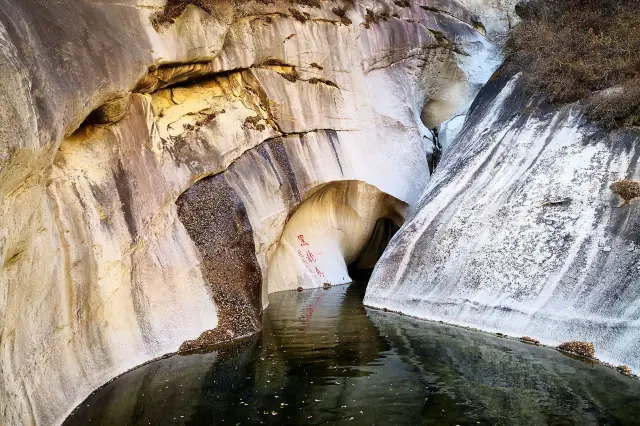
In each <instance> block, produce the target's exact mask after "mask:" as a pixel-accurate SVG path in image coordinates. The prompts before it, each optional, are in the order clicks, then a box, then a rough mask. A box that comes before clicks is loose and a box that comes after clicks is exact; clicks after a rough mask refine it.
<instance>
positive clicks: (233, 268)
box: [176, 174, 262, 351]
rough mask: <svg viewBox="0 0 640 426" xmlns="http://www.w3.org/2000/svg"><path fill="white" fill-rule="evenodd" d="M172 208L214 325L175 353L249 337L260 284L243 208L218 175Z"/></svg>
mask: <svg viewBox="0 0 640 426" xmlns="http://www.w3.org/2000/svg"><path fill="white" fill-rule="evenodd" d="M176 204H177V205H178V217H179V218H180V221H181V222H182V224H183V225H184V227H185V228H186V230H187V232H188V233H189V236H190V237H191V239H192V240H193V241H194V243H195V244H196V246H197V247H198V250H199V252H200V255H201V256H202V262H203V265H202V266H203V268H202V270H203V273H204V275H205V278H206V280H207V282H208V284H209V290H210V291H211V294H212V296H213V299H214V301H215V303H216V306H217V308H218V321H219V324H218V327H216V328H215V329H213V330H210V331H206V332H204V333H203V334H202V335H201V336H200V337H199V338H198V339H196V340H193V341H187V342H185V343H183V345H182V347H181V348H180V350H181V351H186V350H191V349H196V348H199V347H202V346H206V345H207V344H211V343H215V342H219V341H223V340H230V339H233V338H237V337H240V336H244V335H247V334H250V333H253V332H255V331H256V330H258V329H259V328H260V326H259V315H260V311H261V296H260V295H261V293H260V288H261V284H262V279H261V273H260V266H259V265H258V261H257V259H256V255H255V246H254V243H253V232H252V229H251V224H250V223H249V220H248V218H247V214H246V210H245V207H244V204H243V203H242V201H241V200H240V198H239V197H238V196H237V194H236V192H235V190H234V189H233V188H231V186H229V184H228V183H227V181H226V180H225V178H224V175H223V174H219V175H215V176H211V177H207V178H205V179H202V180H201V181H199V182H197V183H196V184H195V185H193V186H192V187H191V188H189V189H188V190H187V191H185V192H184V193H183V194H182V195H181V196H180V197H179V198H178V201H177V202H176Z"/></svg>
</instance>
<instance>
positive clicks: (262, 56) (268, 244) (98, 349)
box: [0, 0, 492, 425]
mask: <svg viewBox="0 0 640 426" xmlns="http://www.w3.org/2000/svg"><path fill="white" fill-rule="evenodd" d="M164 7H165V4H164V1H163V0H148V1H145V2H144V3H142V2H136V1H134V0H123V1H119V2H112V1H105V2H92V1H82V2H78V1H57V2H50V1H45V0H20V1H17V0H0V11H1V12H0V99H2V102H1V103H0V200H1V204H0V377H1V379H0V416H1V420H2V421H1V423H3V424H10V425H11V424H20V425H22V424H43V425H49V424H58V423H60V422H61V421H62V420H63V419H64V418H65V416H66V415H67V414H68V413H69V412H70V410H71V409H72V408H73V407H74V406H75V405H77V404H78V403H79V402H80V401H82V400H83V399H84V398H85V397H86V396H87V395H88V394H89V393H90V392H91V391H92V390H93V389H95V388H96V387H98V386H100V385H102V384H103V383H105V382H106V381H108V380H109V379H110V378H112V377H114V376H116V375H118V374H120V373H122V372H124V371H126V370H128V369H130V368H132V367H134V366H136V365H139V364H141V363H143V362H145V361H147V360H149V359H152V358H155V357H158V356H160V355H162V354H165V353H168V352H173V351H176V350H178V348H180V347H181V345H182V344H183V343H184V342H185V341H188V340H191V341H193V340H196V341H197V340H198V339H201V338H202V339H203V340H204V341H206V339H205V338H203V337H202V336H203V334H204V332H207V331H209V332H210V333H209V334H208V335H212V334H214V335H215V336H216V337H215V338H216V339H218V338H221V337H220V336H225V338H230V337H235V336H237V335H238V334H242V331H243V330H244V329H250V328H251V326H253V327H257V326H258V325H257V323H256V322H255V315H257V313H258V312H259V310H260V309H261V308H262V307H263V306H264V305H265V304H266V303H267V297H266V295H267V294H268V292H269V291H271V289H270V288H269V286H270V285H271V284H270V283H271V282H278V283H279V284H278V285H279V286H278V287H276V286H274V287H273V289H278V290H282V289H287V288H295V287H296V286H297V285H298V283H297V282H294V281H297V280H300V279H304V280H306V281H305V283H306V284H305V286H309V287H310V286H322V285H323V282H324V281H325V280H324V279H323V277H319V276H315V277H314V276H313V275H311V273H310V272H309V269H305V268H306V265H305V264H304V263H303V262H299V263H296V264H290V265H288V266H287V267H283V266H282V265H285V264H286V263H287V256H289V255H290V253H289V252H283V249H282V248H280V246H279V241H280V237H281V235H283V234H284V235H287V237H286V241H290V240H291V239H293V240H294V241H295V240H296V238H297V237H298V235H304V233H305V232H308V231H313V232H314V233H320V232H322V231H323V229H322V228H316V224H315V220H312V221H306V222H305V220H304V218H303V217H302V213H300V214H299V215H297V216H296V213H294V211H296V209H298V207H299V206H300V205H304V203H305V200H307V199H309V200H310V202H312V203H315V201H312V200H317V199H318V198H320V196H321V195H320V194H321V191H324V192H323V193H331V194H334V195H333V196H332V197H329V198H330V199H329V200H328V201H327V202H325V203H320V204H319V206H322V208H323V209H326V211H331V212H334V213H333V214H334V218H335V219H336V221H334V222H331V221H325V222H322V226H334V225H335V223H340V224H342V226H343V227H344V228H345V229H347V228H353V225H357V226H356V227H355V228H353V230H352V231H350V232H351V233H350V234H349V233H347V234H344V233H340V232H338V233H336V236H335V240H332V241H330V240H331V239H325V242H324V243H323V244H329V243H332V244H334V247H335V249H336V250H340V255H336V254H335V253H333V254H331V256H333V259H334V261H333V263H332V265H331V267H330V268H329V269H331V270H332V271H338V270H340V268H344V265H345V264H346V263H345V259H347V261H348V260H349V258H351V257H353V256H354V255H356V253H357V252H358V250H360V249H361V247H358V245H359V243H358V244H354V243H353V241H355V240H357V241H359V242H360V243H362V244H366V242H367V233H370V232H373V224H375V222H376V221H377V220H378V219H379V218H380V217H386V216H389V217H391V218H396V220H401V219H398V218H399V217H402V215H403V214H404V213H403V212H404V211H405V209H406V206H410V205H413V204H415V203H416V202H417V201H418V199H419V197H420V194H421V193H422V190H423V189H424V187H425V185H426V184H427V182H428V181H429V172H428V169H427V164H426V161H425V156H426V155H427V154H428V153H429V152H430V151H431V145H432V142H431V139H430V138H431V136H430V132H429V131H428V129H427V128H426V127H425V125H424V124H423V122H422V119H421V117H423V118H424V117H426V118H427V121H428V125H429V126H436V125H438V124H439V123H440V122H442V121H444V120H446V119H448V118H450V115H451V113H452V111H457V110H458V109H459V108H460V107H461V106H464V105H466V104H468V102H469V101H470V99H471V98H472V97H473V96H474V95H475V92H476V91H477V88H478V86H479V85H480V84H481V83H483V79H486V77H487V73H488V74H490V73H491V71H492V70H491V69H490V67H484V68H483V67H478V66H476V65H477V63H474V62H473V61H472V59H473V58H481V57H483V56H482V55H485V54H486V52H487V51H488V50H487V49H489V48H490V47H491V45H490V43H489V42H488V41H487V40H486V38H485V37H484V36H483V35H482V31H481V30H480V29H481V26H480V25H478V23H479V22H480V21H479V18H478V17H477V16H476V15H474V14H473V13H472V12H471V11H470V10H469V9H468V8H467V7H465V6H464V5H462V4H460V3H456V2H454V1H431V0H420V1H416V2H409V3H407V4H404V3H403V6H399V5H397V4H395V3H393V2H375V3H374V2H368V1H365V2H362V3H355V4H352V3H348V4H347V3H345V4H341V3H338V4H337V5H336V4H334V3H328V2H327V3H322V4H321V7H319V8H316V7H309V6H303V5H300V4H296V3H291V2H286V3H280V2H276V3H274V4H270V5H265V4H262V3H259V2H257V3H252V2H245V3H242V4H238V5H234V4H232V3H224V2H219V3H216V7H215V8H212V9H209V10H205V9H202V8H199V7H196V6H193V5H189V6H186V7H184V8H182V9H181V10H180V11H179V13H177V14H176V15H175V16H171V18H170V19H167V20H162V19H158V17H161V16H168V15H167V14H166V13H165V8H164ZM336 7H339V8H340V10H339V11H338V12H336V11H334V9H335V8H336ZM474 64H475V65H474ZM478 70H480V71H478ZM212 179H213V180H212ZM338 181H348V182H349V183H346V184H343V185H338V184H335V182H338ZM327 184H332V185H337V186H333V187H330V188H328V187H325V186H326V185H327ZM190 188H191V189H190ZM185 191H186V192H185ZM218 194H219V195H220V197H221V198H220V197H218V196H217V195H218ZM314 194H315V198H313V197H314ZM214 195H215V196H214ZM367 197H369V198H371V200H374V201H375V205H374V206H371V205H368V204H367V202H366V201H367V199H366V198H367ZM309 206H310V207H309V208H305V209H306V210H313V208H312V204H310V205H309ZM216 209H217V210H218V211H216ZM300 211H302V210H300ZM225 213H226V214H228V216H225ZM292 215H293V216H292ZM314 215H316V216H317V213H313V212H312V214H311V215H310V216H308V217H314ZM345 215H349V216H345ZM294 216H295V218H296V220H295V226H292V227H291V229H286V227H287V222H288V220H289V218H293V217H294ZM298 217H300V219H298ZM356 231H357V232H356ZM202 233H203V234H202ZM215 233H218V234H216V235H213V234H215ZM200 234H202V235H200ZM289 235H291V237H289ZM298 241H299V240H298ZM252 249H253V251H254V252H253V253H251V250H252ZM234 250H235V251H234ZM281 252H282V253H283V254H282V255H280V254H279V253H281ZM234 253H239V254H240V257H241V259H239V260H238V263H234V262H233V259H234V258H235V254H234ZM216 256H217V257H216ZM279 256H280V257H279ZM340 256H342V258H340ZM275 258H279V259H280V260H277V261H276V262H279V263H278V265H280V266H278V268H277V269H279V270H281V271H282V272H281V273H280V274H278V273H273V272H272V269H271V268H270V265H271V263H272V262H273V261H274V259H275ZM234 268H235V269H234ZM221 269H224V270H225V271H224V273H227V272H228V273H229V274H230V275H229V276H230V277H234V278H233V279H234V280H235V279H238V280H240V279H241V280H244V281H243V282H234V283H232V287H231V288H233V289H236V290H237V291H239V292H241V294H240V293H239V294H240V295H239V296H238V298H237V299H233V298H232V300H224V301H222V300H216V295H217V294H218V295H219V294H220V292H219V291H218V293H216V289H218V287H217V285H218V284H219V283H220V282H221V281H220V280H223V279H224V277H223V275H220V274H221V273H222V272H221ZM312 271H313V272H314V271H315V269H313V270H312ZM336 276H337V273H336ZM284 278H286V279H284ZM332 280H333V278H332ZM218 290H219V289H218ZM234 307H235V308H234ZM233 309H237V310H233ZM238 312H241V313H243V314H242V315H244V314H247V315H249V316H250V318H249V319H247V322H245V323H244V324H245V325H246V327H244V328H242V329H235V330H234V329H229V328H224V330H222V329H221V331H219V332H215V333H213V332H211V330H215V329H216V326H217V324H218V321H220V322H221V324H222V323H224V324H227V323H228V322H229V321H230V319H233V318H236V317H234V315H236V316H237V315H239V314H238ZM245 319H246V318H245ZM205 337H206V335H205ZM190 345H191V343H190V344H188V345H187V346H188V347H190Z"/></svg>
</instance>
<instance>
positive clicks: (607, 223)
mask: <svg viewBox="0 0 640 426" xmlns="http://www.w3.org/2000/svg"><path fill="white" fill-rule="evenodd" d="M583 110H584V108H583V106H582V105H568V106H565V107H562V108H554V107H551V106H548V105H544V104H541V103H540V102H539V101H538V100H536V99H533V100H532V99H531V98H530V97H528V96H525V95H524V94H523V93H522V91H521V90H520V89H519V85H518V78H517V77H516V78H512V79H509V78H508V77H504V76H503V77H500V78H499V79H498V80H497V81H495V82H494V83H491V84H489V85H487V86H486V87H485V88H484V89H483V90H482V92H481V93H480V94H479V95H478V97H477V99H476V101H475V102H474V105H473V106H472V108H471V111H470V114H469V117H468V119H467V121H466V123H465V125H464V128H463V130H462V132H461V133H460V135H459V136H458V138H457V139H456V140H455V141H454V142H453V143H452V144H451V146H450V148H449V149H448V150H447V151H445V153H444V156H443V159H442V162H441V163H440V166H439V168H438V170H437V171H436V172H435V174H434V175H433V178H432V180H431V181H430V182H429V184H428V187H427V190H426V192H425V195H424V197H423V198H422V200H421V201H420V203H419V204H418V206H417V207H416V208H415V210H414V212H413V214H412V216H411V217H410V219H409V220H408V222H407V223H406V225H405V226H404V228H402V229H401V230H400V231H399V233H398V234H396V236H395V237H394V239H393V240H392V241H391V242H390V244H389V246H388V248H387V251H386V252H385V254H384V255H383V256H382V258H381V259H380V261H379V263H378V265H377V266H376V269H375V271H374V274H373V276H372V278H371V281H370V284H369V287H368V289H367V295H366V297H365V304H367V305H369V306H373V307H378V308H387V309H390V310H394V311H399V312H402V313H405V314H408V315H412V316H416V317H421V318H426V319H430V320H441V321H446V322H450V323H454V324H458V325H463V326H470V327H477V328H481V329H483V330H487V331H493V332H500V333H504V334H508V335H512V336H516V337H521V336H531V337H534V338H536V339H538V340H540V341H541V342H542V343H546V344H550V345H557V344H559V343H561V342H563V341H569V340H582V341H590V342H593V343H594V344H595V347H596V356H598V357H599V358H600V359H602V360H604V361H608V362H610V363H613V364H615V365H619V364H627V365H629V366H631V367H632V368H633V369H638V368H640V364H639V363H638V359H640V342H639V341H638V338H637V337H638V335H639V333H640V287H639V286H638V282H640V268H639V267H638V264H639V263H638V262H639V261H640V234H639V233H638V229H640V228H639V226H640V218H639V216H638V209H639V207H638V204H637V203H632V204H630V205H628V206H624V207H621V208H618V205H619V204H620V200H619V198H618V197H617V196H616V195H614V194H613V193H612V192H611V190H610V189H609V185H610V184H611V183H612V182H615V181H618V180H621V179H625V178H627V179H638V178H639V175H640V169H639V167H638V158H640V150H639V149H638V142H639V137H640V134H639V133H638V132H637V131H622V130H620V131H614V132H605V131H603V130H601V129H599V128H596V127H595V126H593V125H589V123H588V122H586V120H585V119H584V117H583Z"/></svg>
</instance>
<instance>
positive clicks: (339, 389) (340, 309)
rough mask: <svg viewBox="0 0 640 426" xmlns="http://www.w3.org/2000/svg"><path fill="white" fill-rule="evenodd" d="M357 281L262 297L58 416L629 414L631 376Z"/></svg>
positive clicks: (236, 419) (633, 415) (567, 418)
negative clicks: (202, 348)
mask: <svg viewBox="0 0 640 426" xmlns="http://www.w3.org/2000/svg"><path fill="white" fill-rule="evenodd" d="M364 291H365V283H357V284H352V285H350V286H337V287H332V288H329V289H314V290H307V291H303V292H297V291H285V292H279V293H274V294H271V295H270V306H269V308H267V310H266V311H265V312H264V315H263V323H264V329H263V331H262V333H260V334H258V335H255V336H252V337H250V338H246V339H241V340H239V341H234V342H231V343H224V344H220V345H217V346H215V347H211V348H209V350H208V351H206V352H200V353H196V354H191V355H188V356H183V355H174V356H172V357H169V358H166V359H161V360H158V361H154V362H151V363H149V364H147V365H144V366H142V367H139V368H137V369H135V370H133V371H131V372H129V373H126V374H124V375H122V376H121V377H118V378H117V379H115V380H114V381H112V382H111V383H109V384H107V385H106V386H104V387H103V388H101V389H99V390H97V391H96V392H95V393H93V394H92V395H91V396H90V397H89V398H87V399H86V400H85V401H84V402H83V403H82V404H81V405H80V406H79V407H78V409H77V410H76V411H74V413H72V415H71V416H70V417H69V418H68V419H67V420H66V421H65V423H64V425H66V426H75V425H87V424H101V425H124V424H127V425H131V426H138V425H140V426H141V425H148V424H154V425H172V424H189V425H211V424H231V425H235V424H267V425H268V424H271V425H282V424H300V425H302V424H305V425H312V424H332V425H342V424H345V425H354V424H362V425H390V424H394V425H417V424H437V425H455V424H474V425H477V424H480V425H513V424H521V425H525V424H527V425H528V424H546V425H566V424H576V425H601V424H633V423H634V422H635V421H636V419H637V418H638V416H640V400H638V398H636V395H637V394H638V392H640V382H638V381H637V380H634V379H631V378H629V377H625V376H622V375H620V374H618V373H617V372H615V371H613V370H611V369H609V368H606V367H604V366H601V365H595V364H587V363H584V362H583V361H581V360H576V359H574V358H570V357H568V356H565V355H563V354H561V353H559V352H555V351H550V350H548V349H546V348H541V347H536V346H531V345H526V344H524V343H520V342H517V341H513V340H506V339H500V338H498V337H496V336H494V335H490V334H487V333H481V332H474V331H467V330H464V329H461V328H456V327H451V326H446V325H441V324H437V323H432V322H425V321H420V320H417V319H412V318H408V317H403V316H399V315H397V314H394V313H390V312H382V311H374V310H369V309H367V308H365V307H364V306H363V305H362V297H363V295H364Z"/></svg>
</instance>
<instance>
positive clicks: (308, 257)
mask: <svg viewBox="0 0 640 426" xmlns="http://www.w3.org/2000/svg"><path fill="white" fill-rule="evenodd" d="M298 240H300V247H305V246H308V245H309V243H308V242H306V241H305V240H304V235H303V234H300V235H298ZM298 257H299V258H300V260H301V261H302V263H305V264H307V263H316V257H315V255H314V254H313V253H312V252H311V250H307V251H306V253H302V250H298ZM313 269H314V271H315V273H316V275H317V276H318V277H320V278H323V277H324V273H323V272H322V271H321V270H320V269H318V267H317V266H314V267H313Z"/></svg>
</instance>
